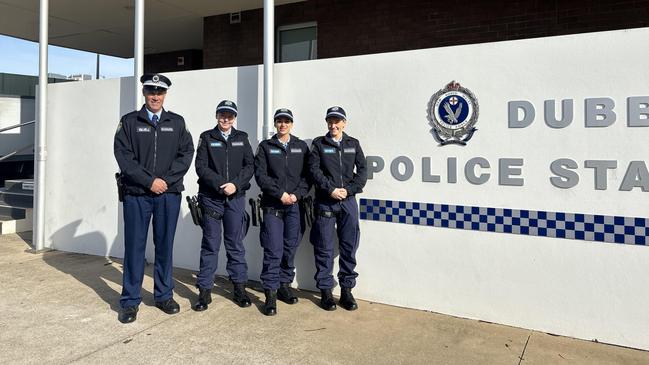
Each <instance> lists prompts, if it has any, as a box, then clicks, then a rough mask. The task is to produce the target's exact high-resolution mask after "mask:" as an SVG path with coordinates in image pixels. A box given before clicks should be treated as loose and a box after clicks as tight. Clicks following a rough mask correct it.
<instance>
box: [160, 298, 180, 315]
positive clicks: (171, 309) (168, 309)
mask: <svg viewBox="0 0 649 365" xmlns="http://www.w3.org/2000/svg"><path fill="white" fill-rule="evenodd" d="M155 306H156V307H158V308H159V309H160V310H162V311H163V312H165V313H167V314H176V313H178V312H180V306H179V305H178V303H176V301H175V300H174V298H169V299H167V300H165V301H162V302H155Z"/></svg>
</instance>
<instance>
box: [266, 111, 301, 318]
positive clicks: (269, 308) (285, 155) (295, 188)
mask: <svg viewBox="0 0 649 365" xmlns="http://www.w3.org/2000/svg"><path fill="white" fill-rule="evenodd" d="M278 118H286V119H288V120H290V122H291V123H293V113H292V112H291V111H290V110H289V109H278V110H277V111H276V112H275V117H274V119H275V120H277V119H278ZM308 152H309V148H308V146H307V144H306V143H305V142H304V141H302V140H300V139H299V138H298V137H296V136H294V135H289V140H288V141H287V143H286V144H284V143H282V141H281V140H280V139H279V138H278V136H277V135H274V136H273V137H272V138H270V139H267V140H265V141H262V142H261V143H260V144H259V147H258V148H257V154H256V156H255V180H256V181H257V185H259V187H260V188H261V191H262V197H261V207H262V211H263V219H262V224H261V231H260V234H259V239H260V242H261V246H262V248H263V249H264V260H263V266H262V271H261V276H260V279H261V282H262V286H263V288H264V294H265V295H266V304H265V307H264V314H266V315H274V314H275V313H276V306H275V297H277V298H278V299H280V300H282V301H284V302H286V303H288V304H295V303H297V301H298V299H297V297H296V296H295V295H294V294H293V293H292V291H291V289H290V284H291V283H292V282H293V279H294V278H295V266H294V263H293V261H294V258H295V252H296V250H297V247H298V245H299V244H300V240H301V239H302V235H303V233H304V224H303V220H302V219H301V217H302V214H301V212H300V206H299V203H298V202H296V203H294V204H291V205H284V204H283V203H282V201H281V198H282V195H283V194H285V193H286V194H293V195H295V197H296V198H297V199H298V201H299V200H300V199H302V198H303V197H304V196H305V195H306V194H307V193H308V191H309V183H308V165H307V157H308ZM278 289H279V291H278Z"/></svg>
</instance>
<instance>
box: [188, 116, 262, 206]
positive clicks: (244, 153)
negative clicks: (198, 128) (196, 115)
mask: <svg viewBox="0 0 649 365" xmlns="http://www.w3.org/2000/svg"><path fill="white" fill-rule="evenodd" d="M253 170H254V155H253V154H252V147H250V142H249V141H248V134H247V133H246V132H243V131H239V130H236V129H234V128H232V129H231V132H230V136H229V137H228V140H227V141H226V140H225V138H224V137H223V136H222V135H221V131H220V130H219V129H218V127H216V128H214V129H210V130H207V131H205V132H203V133H201V137H200V139H199V140H198V147H197V149H196V173H197V174H198V192H199V193H201V194H205V195H207V196H209V197H210V198H214V199H225V197H226V196H225V194H223V189H221V188H220V186H221V185H223V184H225V183H233V184H234V185H235V186H236V187H237V191H236V193H235V194H233V195H232V196H231V197H232V198H235V197H239V196H243V195H245V192H246V190H248V189H250V179H252V175H253Z"/></svg>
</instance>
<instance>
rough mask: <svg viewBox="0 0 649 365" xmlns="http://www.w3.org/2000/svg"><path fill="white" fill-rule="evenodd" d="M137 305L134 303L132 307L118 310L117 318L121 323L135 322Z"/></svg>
mask: <svg viewBox="0 0 649 365" xmlns="http://www.w3.org/2000/svg"><path fill="white" fill-rule="evenodd" d="M137 311H138V307H137V306H136V305H134V306H132V307H125V308H122V310H121V311H120V312H119V315H118V316H117V319H118V320H119V321H120V322H122V323H131V322H135V320H136V319H137Z"/></svg>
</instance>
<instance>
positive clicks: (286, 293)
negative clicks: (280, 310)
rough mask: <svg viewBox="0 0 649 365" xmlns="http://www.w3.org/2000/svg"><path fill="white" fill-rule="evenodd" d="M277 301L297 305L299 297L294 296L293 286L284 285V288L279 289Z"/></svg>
mask: <svg viewBox="0 0 649 365" xmlns="http://www.w3.org/2000/svg"><path fill="white" fill-rule="evenodd" d="M277 299H279V300H281V301H282V302H284V303H286V304H295V303H297V297H296V296H295V294H293V290H291V286H290V285H288V284H286V283H284V284H282V286H280V287H279V289H277Z"/></svg>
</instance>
